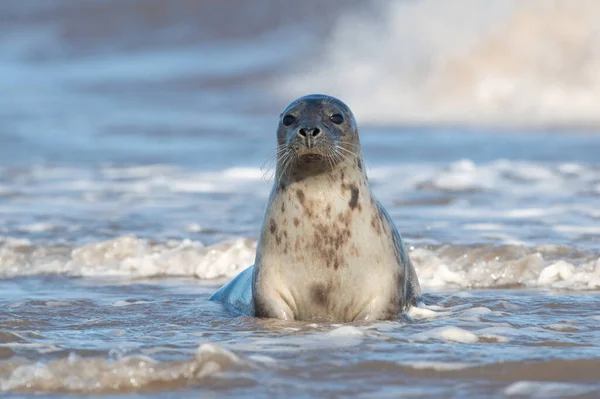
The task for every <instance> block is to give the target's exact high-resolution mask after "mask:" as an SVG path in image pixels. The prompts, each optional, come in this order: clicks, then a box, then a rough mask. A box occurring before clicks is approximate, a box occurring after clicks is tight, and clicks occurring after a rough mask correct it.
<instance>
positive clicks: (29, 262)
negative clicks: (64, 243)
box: [0, 236, 256, 279]
mask: <svg viewBox="0 0 600 399" xmlns="http://www.w3.org/2000/svg"><path fill="white" fill-rule="evenodd" d="M61 248H62V252H58V251H46V250H44V248H39V249H37V250H33V251H32V250H31V247H30V245H28V244H27V242H20V241H16V240H11V241H4V245H2V246H0V254H2V256H0V275H4V276H18V275H31V274H41V273H60V274H68V275H72V276H130V277H150V276H193V277H197V278H201V279H214V278H218V277H234V276H235V275H237V274H238V273H239V272H240V271H242V270H243V269H245V268H246V267H247V266H249V265H251V264H252V263H253V262H254V256H255V252H256V242H255V241H254V240H248V239H237V240H234V241H228V242H223V243H219V244H216V245H213V246H209V247H205V246H204V245H202V244H201V243H199V242H196V241H191V240H183V241H173V242H166V243H152V242H150V241H148V240H145V239H140V238H136V237H133V236H122V237H118V238H116V239H114V240H109V241H103V242H98V243H92V244H87V245H84V246H81V247H75V248H73V249H72V250H69V249H68V248H66V249H65V248H63V247H61Z"/></svg>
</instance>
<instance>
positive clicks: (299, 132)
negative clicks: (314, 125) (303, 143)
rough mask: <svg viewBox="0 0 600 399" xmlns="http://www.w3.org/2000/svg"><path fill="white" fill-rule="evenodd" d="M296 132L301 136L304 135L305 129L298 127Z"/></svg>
mask: <svg viewBox="0 0 600 399" xmlns="http://www.w3.org/2000/svg"><path fill="white" fill-rule="evenodd" d="M298 134H299V135H300V136H302V137H306V130H304V129H299V130H298Z"/></svg>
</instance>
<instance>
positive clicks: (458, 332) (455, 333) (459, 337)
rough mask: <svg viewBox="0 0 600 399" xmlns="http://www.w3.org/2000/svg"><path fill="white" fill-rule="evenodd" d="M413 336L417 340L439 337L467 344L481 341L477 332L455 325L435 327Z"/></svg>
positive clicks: (443, 339)
mask: <svg viewBox="0 0 600 399" xmlns="http://www.w3.org/2000/svg"><path fill="white" fill-rule="evenodd" d="M412 338H413V339H414V340H416V341H428V340H430V339H439V340H442V341H450V342H460V343H465V344H471V343H475V342H477V341H479V337H478V336H477V335H476V334H473V333H472V332H469V331H467V330H463V329H462V328H458V327H453V326H448V327H439V328H434V329H431V330H428V331H425V332H422V333H418V334H415V335H413V336H412Z"/></svg>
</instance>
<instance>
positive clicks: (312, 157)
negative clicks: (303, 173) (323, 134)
mask: <svg viewBox="0 0 600 399" xmlns="http://www.w3.org/2000/svg"><path fill="white" fill-rule="evenodd" d="M299 159H300V160H301V161H303V162H319V161H322V160H324V159H325V156H324V155H323V154H317V153H314V152H312V153H308V154H299Z"/></svg>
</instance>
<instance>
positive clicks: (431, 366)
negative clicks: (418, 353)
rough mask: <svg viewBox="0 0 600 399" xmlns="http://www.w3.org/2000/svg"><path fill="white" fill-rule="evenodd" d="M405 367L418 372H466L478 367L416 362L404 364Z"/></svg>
mask: <svg viewBox="0 0 600 399" xmlns="http://www.w3.org/2000/svg"><path fill="white" fill-rule="evenodd" d="M400 364H401V365H403V366H406V367H410V368H413V369H416V370H435V371H453V370H464V369H468V368H471V367H476V366H477V365H475V364H471V363H461V362H427V361H414V362H402V363H400Z"/></svg>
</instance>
